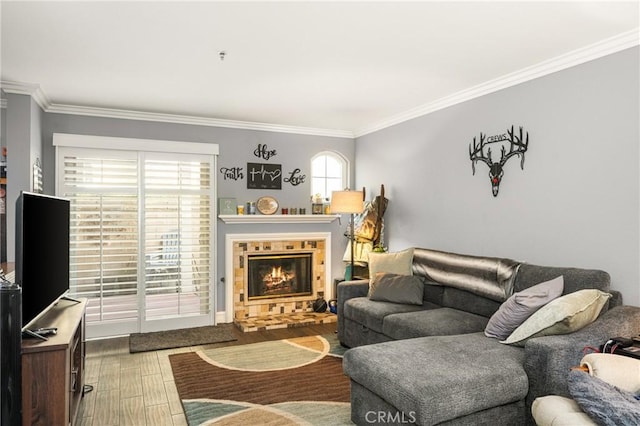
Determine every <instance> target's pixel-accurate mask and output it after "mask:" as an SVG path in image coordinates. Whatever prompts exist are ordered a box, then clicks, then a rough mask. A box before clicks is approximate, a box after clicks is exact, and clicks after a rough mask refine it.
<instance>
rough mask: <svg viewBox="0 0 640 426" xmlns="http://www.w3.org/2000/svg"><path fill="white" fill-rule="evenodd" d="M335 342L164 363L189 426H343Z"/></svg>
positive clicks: (316, 339)
mask: <svg viewBox="0 0 640 426" xmlns="http://www.w3.org/2000/svg"><path fill="white" fill-rule="evenodd" d="M344 351H345V349H344V348H343V347H342V346H340V344H339V343H338V341H337V338H336V337H335V334H331V335H325V336H308V337H297V338H292V339H286V340H276V341H271V342H262V343H253V344H248V345H239V346H227V347H224V348H216V349H205V350H202V351H198V352H187V353H181V354H174V355H171V356H169V361H170V362H171V367H172V369H173V377H174V379H175V383H176V387H177V389H178V394H179V395H180V399H181V401H182V406H183V408H184V412H185V416H186V417H187V422H188V423H189V425H191V426H194V425H203V424H214V423H215V424H216V425H258V424H259V425H274V426H276V425H277V426H281V425H282V426H287V425H314V426H315V425H345V424H352V423H351V421H350V417H351V409H350V404H349V379H348V378H347V377H346V376H345V375H344V374H343V372H342V354H343V353H344Z"/></svg>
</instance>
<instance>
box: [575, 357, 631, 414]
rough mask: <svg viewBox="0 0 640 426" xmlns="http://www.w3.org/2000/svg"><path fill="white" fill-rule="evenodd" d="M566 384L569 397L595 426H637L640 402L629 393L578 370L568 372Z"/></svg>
mask: <svg viewBox="0 0 640 426" xmlns="http://www.w3.org/2000/svg"><path fill="white" fill-rule="evenodd" d="M567 384H568V385H569V393H570V394H571V397H572V398H573V399H574V400H575V401H576V402H577V403H578V405H579V406H580V408H581V409H582V411H584V412H585V413H587V415H588V416H589V417H591V418H592V419H593V421H595V422H596V423H597V424H599V425H606V426H637V425H640V401H638V400H637V399H636V398H635V396H634V395H633V394H632V393H631V392H626V391H623V390H622V389H619V388H617V387H615V386H613V385H610V384H609V383H607V382H605V381H603V380H601V379H599V378H597V377H594V376H590V375H589V374H587V373H585V372H583V371H579V370H573V371H570V372H569V377H568V378H567Z"/></svg>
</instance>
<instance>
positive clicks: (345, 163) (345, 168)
mask: <svg viewBox="0 0 640 426" xmlns="http://www.w3.org/2000/svg"><path fill="white" fill-rule="evenodd" d="M320 157H330V158H333V159H335V160H337V161H338V162H339V163H340V165H341V166H342V167H341V168H342V182H343V185H342V188H340V189H344V188H350V185H351V182H350V181H351V179H350V178H351V173H350V170H351V167H350V163H349V160H348V159H347V157H345V156H344V155H343V154H341V153H339V152H337V151H320V152H318V153H316V154H315V155H313V156H312V157H311V160H310V162H309V170H310V171H311V173H310V175H311V182H310V191H311V197H313V196H315V195H316V193H317V191H316V192H314V185H313V180H314V179H317V178H322V179H324V189H325V191H326V190H327V179H328V176H327V173H326V167H325V170H324V171H323V175H322V176H317V175H316V174H315V173H314V172H315V171H314V168H313V162H314V161H315V160H316V159H318V158H320ZM325 164H326V162H325ZM323 198H327V199H329V200H330V199H331V194H325V195H324V197H323Z"/></svg>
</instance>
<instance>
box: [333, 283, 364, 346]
mask: <svg viewBox="0 0 640 426" xmlns="http://www.w3.org/2000/svg"><path fill="white" fill-rule="evenodd" d="M368 293H369V280H354V281H343V282H341V283H339V284H338V296H337V297H338V306H337V308H338V340H339V341H340V342H342V338H343V336H344V321H343V319H342V315H343V313H344V304H345V302H346V301H347V300H349V299H353V298H354V297H365V296H366V295H367V294H368Z"/></svg>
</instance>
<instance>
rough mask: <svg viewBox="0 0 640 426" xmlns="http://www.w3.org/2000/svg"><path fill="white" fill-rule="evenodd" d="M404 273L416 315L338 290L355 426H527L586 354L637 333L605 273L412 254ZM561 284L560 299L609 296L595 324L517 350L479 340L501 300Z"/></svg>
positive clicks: (351, 287)
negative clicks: (533, 410)
mask: <svg viewBox="0 0 640 426" xmlns="http://www.w3.org/2000/svg"><path fill="white" fill-rule="evenodd" d="M412 272H413V275H414V276H417V277H420V279H421V280H422V281H423V283H424V296H423V302H422V305H416V304H399V303H390V302H385V301H375V300H371V299H370V298H369V297H367V296H368V291H369V281H368V280H366V281H365V280H361V281H350V282H343V283H340V284H339V285H338V338H339V340H340V342H341V343H342V344H343V345H344V346H347V347H349V348H351V349H350V350H348V351H347V352H346V353H345V356H344V362H343V366H344V371H345V374H347V375H348V376H349V377H350V379H351V407H352V408H351V409H352V420H353V422H354V423H356V424H408V423H412V424H421V425H432V424H456V425H457V424H460V425H481V424H487V425H489V424H492V425H513V424H526V423H531V422H532V419H531V416H530V406H531V403H532V401H533V400H534V399H535V398H536V397H538V396H542V395H546V394H558V395H565V396H566V395H568V388H567V384H566V374H567V371H568V369H569V368H570V367H571V366H573V365H576V364H577V363H578V362H579V361H580V359H581V358H582V356H583V349H584V347H585V346H598V345H600V344H602V343H603V342H604V341H606V339H607V338H609V337H612V336H614V335H615V336H618V335H621V336H625V335H626V336H631V335H636V334H638V333H640V329H638V327H639V325H640V308H635V307H630V306H622V298H621V296H620V294H619V293H618V292H615V291H611V290H610V278H609V274H607V273H606V272H604V271H600V270H589V269H580V268H563V267H547V266H537V265H531V264H527V263H522V262H518V261H514V260H511V259H506V258H491V257H479V256H469V255H462V254H456V253H447V252H441V251H436V250H428V249H419V248H416V249H414V253H413V262H412ZM560 275H562V276H563V279H564V293H563V294H569V293H572V292H575V291H578V290H581V289H585V288H592V289H599V290H601V291H604V292H608V293H610V294H612V297H611V298H610V299H609V300H608V302H607V303H606V304H605V306H604V307H603V309H602V311H601V313H600V316H599V318H598V319H597V320H596V321H595V322H593V323H591V324H590V325H587V326H586V327H584V328H582V329H580V330H579V331H575V332H573V333H571V334H564V335H554V336H544V337H534V338H531V339H529V340H527V341H526V343H524V347H521V346H513V345H506V344H503V343H500V342H499V341H498V340H497V339H494V338H489V337H486V336H485V334H484V329H485V327H486V325H487V322H488V321H489V318H490V317H491V316H492V315H493V314H494V313H495V312H496V311H497V310H498V308H499V307H500V305H501V304H502V303H503V302H504V301H505V300H506V299H507V298H508V297H509V296H511V295H512V294H513V293H514V292H519V291H521V290H523V289H527V288H529V287H532V286H534V285H536V284H539V283H541V282H543V281H547V280H551V279H553V278H555V277H557V276H560Z"/></svg>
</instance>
